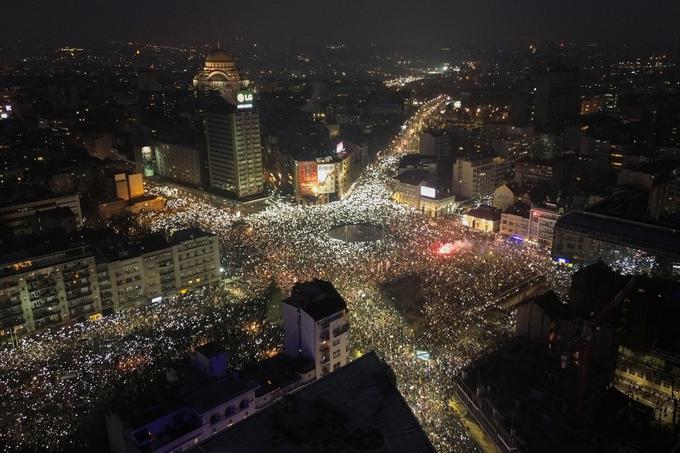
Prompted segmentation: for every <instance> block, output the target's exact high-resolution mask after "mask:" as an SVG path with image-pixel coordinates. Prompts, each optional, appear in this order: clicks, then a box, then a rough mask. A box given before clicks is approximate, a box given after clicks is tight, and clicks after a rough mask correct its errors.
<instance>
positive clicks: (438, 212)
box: [392, 170, 458, 218]
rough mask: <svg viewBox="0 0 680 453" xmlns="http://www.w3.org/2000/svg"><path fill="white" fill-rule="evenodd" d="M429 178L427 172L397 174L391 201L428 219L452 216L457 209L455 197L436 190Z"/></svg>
mask: <svg viewBox="0 0 680 453" xmlns="http://www.w3.org/2000/svg"><path fill="white" fill-rule="evenodd" d="M431 178H432V175H431V173H430V172H428V171H427V170H408V171H405V172H403V173H401V174H399V175H398V176H397V177H396V179H395V181H394V191H393V193H392V199H393V200H394V201H396V202H397V203H400V204H404V205H407V206H411V207H412V208H413V209H415V210H417V211H420V212H421V213H423V214H425V215H427V216H429V217H434V218H439V217H443V216H447V215H451V214H453V213H454V212H455V210H456V209H457V207H458V205H457V203H456V197H455V196H453V195H450V194H447V193H445V192H444V191H442V190H437V189H436V188H435V186H436V184H434V182H433V181H432V179H431Z"/></svg>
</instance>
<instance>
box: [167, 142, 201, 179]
mask: <svg viewBox="0 0 680 453" xmlns="http://www.w3.org/2000/svg"><path fill="white" fill-rule="evenodd" d="M155 149H156V165H157V168H158V175H159V176H163V177H165V178H170V179H172V180H174V181H177V182H179V183H182V184H187V185H190V186H193V187H198V188H200V187H203V183H204V173H205V171H204V168H205V166H206V164H205V163H204V160H205V159H204V155H205V152H204V150H203V149H202V148H201V147H200V146H198V145H191V144H183V143H172V142H158V143H156V147H155Z"/></svg>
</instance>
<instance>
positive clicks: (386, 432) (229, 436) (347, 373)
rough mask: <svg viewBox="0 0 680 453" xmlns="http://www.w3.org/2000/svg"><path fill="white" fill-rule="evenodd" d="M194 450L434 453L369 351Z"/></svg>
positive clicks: (214, 452) (386, 372) (387, 372)
mask: <svg viewBox="0 0 680 453" xmlns="http://www.w3.org/2000/svg"><path fill="white" fill-rule="evenodd" d="M193 451H196V452H205V453H218V452H219V453H230V452H244V451H253V452H255V451H256V452H260V453H266V452H277V453H293V452H295V453H303V452H304V453H313V452H314V453H315V452H319V451H327V452H329V451H336V452H350V451H381V452H387V453H392V452H394V453H396V452H399V453H410V452H414V453H415V452H434V451H435V450H434V448H433V447H432V445H431V444H430V441H429V440H428V438H427V436H426V435H425V433H424V431H423V430H422V428H421V427H420V424H419V423H418V420H417V419H416V418H415V416H414V415H413V413H412V412H411V409H410V408H409V407H408V406H407V404H406V402H405V401H404V399H403V397H402V396H401V394H400V393H399V391H398V390H397V388H396V387H395V384H394V380H393V374H392V372H391V370H390V369H389V368H388V367H387V366H386V365H385V364H384V363H383V362H382V361H381V360H380V359H379V358H378V356H377V355H376V354H375V353H373V352H369V353H368V354H366V355H364V356H363V357H361V358H359V359H357V360H355V361H353V362H351V363H349V364H348V365H346V366H344V367H342V368H340V369H338V370H337V371H334V372H333V373H330V374H329V375H327V376H326V377H324V378H322V379H319V380H318V381H316V382H314V383H312V384H310V385H308V386H306V387H303V388H302V389H300V390H299V391H297V392H294V393H292V394H290V395H288V396H286V397H284V398H283V399H281V400H279V401H278V402H276V403H274V404H272V405H271V406H269V407H268V408H267V409H264V410H263V411H261V412H258V413H256V414H255V415H253V416H251V417H249V418H248V419H246V420H245V421H243V422H241V423H239V424H237V425H235V426H234V427H232V428H231V429H228V430H226V431H224V432H223V433H222V434H219V435H217V436H215V437H213V438H211V439H209V440H207V441H206V442H204V443H202V444H199V445H198V446H197V447H196V449H195V450H193Z"/></svg>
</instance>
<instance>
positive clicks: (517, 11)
mask: <svg viewBox="0 0 680 453" xmlns="http://www.w3.org/2000/svg"><path fill="white" fill-rule="evenodd" d="M0 18H2V26H3V33H2V34H3V40H12V39H16V40H19V39H22V40H29V41H38V42H46V43H49V42H55V43H58V44H62V43H69V44H82V45H87V44H89V43H93V44H94V43H96V42H99V41H106V40H145V41H153V42H156V43H167V44H179V43H201V42H207V41H215V40H217V39H222V40H227V39H228V38H229V37H231V36H234V35H237V36H244V37H246V38H248V39H259V40H263V41H265V40H266V41H275V42H281V43H286V44H288V43H291V42H301V43H304V42H308V43H313V42H315V41H318V42H320V43H327V42H340V41H342V42H350V43H368V42H377V43H390V42H394V43H395V44H400V45H402V44H407V43H410V42H412V43H414V44H416V45H427V44H433V45H441V44H455V43H457V42H461V43H468V44H469V43H489V44H499V43H502V42H516V41H521V42H526V41H528V40H532V39H537V40H545V39H550V40H562V39H566V40H579V41H583V40H591V39H595V40H600V39H605V40H626V41H628V40H633V41H637V40H645V41H656V40H665V41H668V40H671V39H676V40H677V39H678V38H679V37H680V25H679V24H680V0H588V1H586V0H561V1H560V0H466V1H459V0H409V1H406V0H336V1H328V0H288V1H283V0H268V1H256V0H238V1H237V0H194V1H192V0H162V1H161V0H13V1H12V0H0Z"/></svg>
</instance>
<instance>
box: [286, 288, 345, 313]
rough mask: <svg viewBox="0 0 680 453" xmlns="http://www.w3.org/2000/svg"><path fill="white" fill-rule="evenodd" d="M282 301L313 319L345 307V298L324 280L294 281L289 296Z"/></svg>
mask: <svg viewBox="0 0 680 453" xmlns="http://www.w3.org/2000/svg"><path fill="white" fill-rule="evenodd" d="M283 302H284V303H286V304H288V305H291V306H293V307H296V308H300V309H302V310H303V311H304V312H305V313H307V314H308V315H309V316H311V317H312V318H313V319H314V320H315V321H319V320H321V319H324V318H327V317H329V316H332V315H334V314H336V313H338V312H339V311H343V310H346V309H347V304H346V303H345V299H343V298H342V296H341V295H340V293H338V291H337V290H336V289H335V287H334V286H333V285H332V284H331V283H329V282H327V281H324V280H317V279H314V280H313V281H311V282H304V283H296V284H295V286H293V290H292V292H291V296H290V297H289V298H287V299H285V300H284V301H283Z"/></svg>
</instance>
